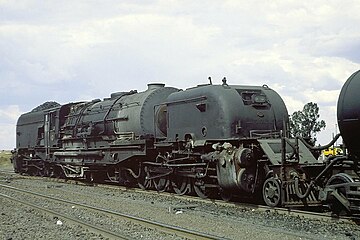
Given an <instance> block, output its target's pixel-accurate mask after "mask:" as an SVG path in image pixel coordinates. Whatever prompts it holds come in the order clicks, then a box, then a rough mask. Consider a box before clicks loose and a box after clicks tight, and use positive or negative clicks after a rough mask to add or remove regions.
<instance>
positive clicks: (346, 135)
mask: <svg viewBox="0 0 360 240" xmlns="http://www.w3.org/2000/svg"><path fill="white" fill-rule="evenodd" d="M359 93H360V71H357V72H355V73H354V74H353V75H351V76H350V77H349V79H348V80H347V81H346V83H345V84H344V86H343V87H342V89H341V92H340V96H339V100H338V105H337V118H338V124H339V129H340V133H341V136H342V137H343V140H344V142H345V145H346V146H347V148H348V149H349V151H350V153H351V154H352V155H355V156H360V141H359V137H360V94H359Z"/></svg>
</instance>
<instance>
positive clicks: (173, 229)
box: [0, 184, 226, 240]
mask: <svg viewBox="0 0 360 240" xmlns="http://www.w3.org/2000/svg"><path fill="white" fill-rule="evenodd" d="M0 187H3V188H7V189H10V190H14V191H18V192H22V193H26V194H30V195H35V196H38V197H42V198H45V199H51V200H54V201H58V202H62V203H67V204H71V205H74V206H78V207H82V208H85V209H92V210H95V211H99V212H101V213H106V214H109V215H112V216H115V217H120V218H123V219H127V220H129V221H132V222H133V223H137V224H140V225H142V226H146V227H149V228H153V229H157V230H159V231H162V232H165V233H168V234H175V235H177V236H180V237H184V238H188V239H199V240H205V239H206V240H207V239H226V238H222V237H219V236H214V235H211V234H206V233H202V232H198V231H195V230H189V229H184V228H181V227H177V226H173V225H169V224H165V223H160V222H156V221H150V220H148V219H144V218H140V217H136V216H132V215H130V214H125V213H120V212H115V211H112V210H109V209H104V208H98V207H94V206H90V205H86V204H82V203H76V202H73V201H69V200H65V199H60V198H55V197H51V196H46V195H43V194H40V193H35V192H30V191H27V190H24V189H20V188H15V187H12V186H8V185H4V184H0Z"/></svg>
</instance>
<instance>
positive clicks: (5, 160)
mask: <svg viewBox="0 0 360 240" xmlns="http://www.w3.org/2000/svg"><path fill="white" fill-rule="evenodd" d="M10 157H11V152H10V151H4V150H2V151H0V165H1V166H10V165H11V162H10Z"/></svg>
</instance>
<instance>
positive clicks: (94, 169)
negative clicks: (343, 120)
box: [12, 79, 360, 213]
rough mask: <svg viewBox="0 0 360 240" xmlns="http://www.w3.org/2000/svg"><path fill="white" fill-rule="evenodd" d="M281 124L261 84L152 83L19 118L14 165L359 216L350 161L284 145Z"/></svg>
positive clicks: (280, 107) (278, 105) (277, 107)
mask: <svg viewBox="0 0 360 240" xmlns="http://www.w3.org/2000/svg"><path fill="white" fill-rule="evenodd" d="M287 123H288V112H287V109H286V106H285V104H284V102H283V100H282V99H281V97H280V96H279V95H278V94H277V93H276V92H275V91H273V90H272V89H270V88H268V87H267V86H266V85H264V86H229V85H228V84H227V83H226V80H225V79H224V80H223V84H222V85H212V84H205V85H199V86H197V87H194V88H190V89H186V90H184V91H182V90H178V89H176V88H171V87H165V86H164V85H163V84H149V85H148V89H147V90H146V91H144V92H140V93H138V92H137V91H131V92H120V93H114V94H112V95H111V97H110V98H108V99H104V100H103V101H101V100H93V101H91V102H78V103H69V104H66V105H62V106H60V107H56V108H51V109H45V110H41V111H35V112H30V113H26V114H23V115H22V116H21V117H20V118H19V120H18V123H17V130H16V131H17V140H16V144H17V145H16V149H15V150H14V151H13V157H12V161H13V164H14V169H15V171H16V172H19V173H27V174H32V175H42V176H50V177H51V176H54V177H63V178H81V179H88V180H89V181H94V180H99V181H111V182H116V183H119V184H125V185H130V186H133V185H135V184H137V185H139V186H140V187H141V188H143V189H149V188H154V189H156V190H158V191H165V190H173V191H175V192H176V193H177V194H187V193H190V192H193V193H196V194H197V195H198V196H200V197H207V196H209V195H217V194H220V195H221V196H222V197H223V198H225V199H228V198H230V197H231V196H232V195H237V196H240V197H246V198H250V199H252V198H253V199H258V198H259V197H260V196H261V195H262V198H263V200H264V201H265V203H266V204H267V205H269V206H286V207H289V206H319V205H323V204H328V205H330V206H331V207H332V209H333V211H338V212H339V211H340V210H343V209H345V210H346V211H347V212H349V213H350V212H351V213H353V212H354V211H358V210H359V204H358V201H359V191H358V189H360V185H359V184H358V182H356V181H357V179H358V175H357V164H356V163H354V162H356V161H351V160H349V158H347V157H340V158H336V159H334V160H332V161H330V160H329V161H328V162H327V163H320V162H318V161H317V160H316V159H315V158H314V157H313V155H312V153H311V152H310V150H309V146H307V145H306V142H304V141H303V140H301V139H298V138H296V139H289V138H288V137H287V134H286V132H287V131H286V126H287ZM325 147H326V146H325ZM354 169H355V170H354Z"/></svg>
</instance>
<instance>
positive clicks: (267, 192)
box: [263, 177, 281, 207]
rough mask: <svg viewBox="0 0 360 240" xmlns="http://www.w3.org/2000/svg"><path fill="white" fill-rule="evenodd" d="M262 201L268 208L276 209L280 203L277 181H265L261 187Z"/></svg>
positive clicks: (279, 190) (270, 179)
mask: <svg viewBox="0 0 360 240" xmlns="http://www.w3.org/2000/svg"><path fill="white" fill-rule="evenodd" d="M263 199H264V202H265V204H266V205H268V206H269V207H276V206H278V205H279V204H280V201H281V187H280V182H279V180H278V179H275V178H273V177H271V178H268V179H266V181H265V182H264V185H263Z"/></svg>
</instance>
